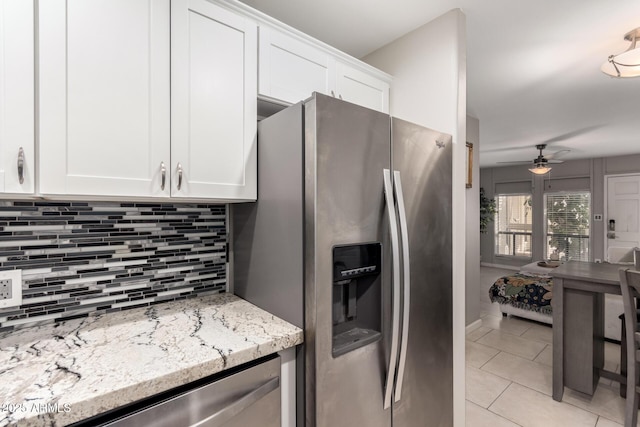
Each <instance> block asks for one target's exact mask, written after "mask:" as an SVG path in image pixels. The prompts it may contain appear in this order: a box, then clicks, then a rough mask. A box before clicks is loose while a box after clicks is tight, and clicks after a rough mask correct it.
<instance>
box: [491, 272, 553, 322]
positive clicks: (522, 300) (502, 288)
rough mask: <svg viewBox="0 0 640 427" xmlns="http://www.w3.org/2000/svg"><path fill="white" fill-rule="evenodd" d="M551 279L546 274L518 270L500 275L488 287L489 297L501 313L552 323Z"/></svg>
mask: <svg viewBox="0 0 640 427" xmlns="http://www.w3.org/2000/svg"><path fill="white" fill-rule="evenodd" d="M552 295H553V281H552V279H551V277H549V276H547V275H539V274H534V273H531V272H527V271H520V272H519V273H514V274H511V275H508V276H503V277H500V278H499V279H498V280H496V281H495V283H494V284H493V285H492V286H491V288H490V289H489V298H490V299H491V301H492V302H497V303H498V304H500V311H502V313H503V314H505V315H506V314H512V315H515V316H519V317H524V318H527V319H531V320H535V321H538V322H544V323H549V324H551V323H552V311H551V297H552Z"/></svg>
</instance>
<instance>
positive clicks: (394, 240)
mask: <svg viewBox="0 0 640 427" xmlns="http://www.w3.org/2000/svg"><path fill="white" fill-rule="evenodd" d="M383 175H384V196H385V200H386V204H387V213H388V215H389V231H390V233H391V255H392V257H391V260H392V263H393V264H392V265H393V268H392V270H393V279H392V280H393V282H392V288H393V297H392V298H393V309H392V313H391V355H390V356H389V366H388V367H387V368H388V369H387V380H386V382H385V386H384V409H388V408H389V407H391V397H392V393H393V383H394V381H393V380H394V377H395V370H396V362H397V360H398V335H400V247H399V246H400V245H399V242H398V219H397V217H396V208H395V203H394V199H393V187H392V185H391V171H390V170H389V169H384V170H383Z"/></svg>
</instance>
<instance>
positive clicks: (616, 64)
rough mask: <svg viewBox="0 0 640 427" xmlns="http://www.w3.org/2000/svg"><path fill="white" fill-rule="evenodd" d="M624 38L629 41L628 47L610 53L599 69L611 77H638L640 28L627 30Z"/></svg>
mask: <svg viewBox="0 0 640 427" xmlns="http://www.w3.org/2000/svg"><path fill="white" fill-rule="evenodd" d="M624 39H625V40H627V41H630V42H631V45H629V48H628V49H627V50H625V51H624V52H622V53H619V54H617V55H610V56H609V58H608V59H607V61H606V62H605V63H604V64H602V67H600V69H601V70H602V72H603V73H605V74H608V75H610V76H612V77H619V78H622V77H638V76H640V44H639V45H636V43H637V42H639V41H640V28H636V29H635V30H632V31H629V32H628V33H627V34H625V35H624Z"/></svg>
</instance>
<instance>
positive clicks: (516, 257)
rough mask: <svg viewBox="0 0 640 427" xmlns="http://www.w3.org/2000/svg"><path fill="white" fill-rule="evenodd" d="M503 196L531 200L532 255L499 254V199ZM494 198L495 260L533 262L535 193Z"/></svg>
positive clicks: (498, 195) (498, 194)
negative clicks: (521, 197) (524, 197)
mask: <svg viewBox="0 0 640 427" xmlns="http://www.w3.org/2000/svg"><path fill="white" fill-rule="evenodd" d="M501 196H506V197H516V196H528V197H529V198H530V200H531V233H530V234H529V239H530V248H529V252H530V254H529V255H528V256H527V255H511V254H500V253H498V252H497V248H498V234H499V232H500V230H498V226H499V220H498V215H499V214H500V211H499V206H500V202H499V198H500V197H501ZM494 198H495V200H496V213H495V217H494V221H493V223H494V234H493V236H494V237H493V238H494V244H493V256H494V257H495V258H504V259H512V260H529V261H530V260H532V259H533V253H534V251H533V241H534V238H533V231H534V221H533V201H534V200H533V192H518V193H497V194H495V195H494Z"/></svg>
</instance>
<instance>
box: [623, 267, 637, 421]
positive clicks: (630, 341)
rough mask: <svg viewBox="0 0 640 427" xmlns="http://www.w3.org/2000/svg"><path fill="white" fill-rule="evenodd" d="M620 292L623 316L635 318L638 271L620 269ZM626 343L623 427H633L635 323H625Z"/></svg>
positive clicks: (635, 386)
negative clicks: (625, 388)
mask: <svg viewBox="0 0 640 427" xmlns="http://www.w3.org/2000/svg"><path fill="white" fill-rule="evenodd" d="M620 292H621V293H622V303H623V305H624V316H625V318H627V319H635V318H636V316H637V314H636V313H637V311H636V303H635V295H640V271H636V270H630V269H620ZM625 326H626V328H625V331H624V333H625V338H626V341H627V393H626V394H627V397H626V399H627V401H626V403H625V410H624V425H625V427H635V426H636V423H637V421H638V393H640V387H638V362H640V332H639V331H638V324H637V323H636V322H626V325H625Z"/></svg>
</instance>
